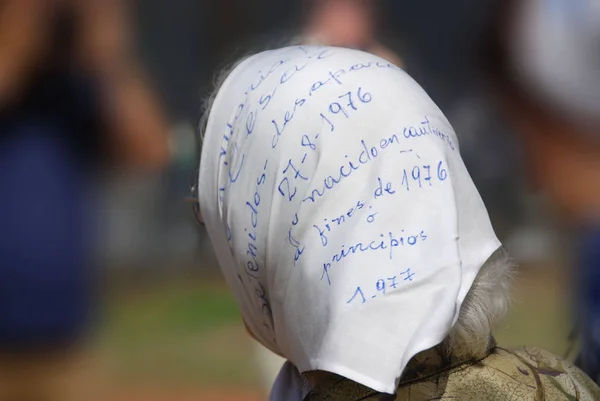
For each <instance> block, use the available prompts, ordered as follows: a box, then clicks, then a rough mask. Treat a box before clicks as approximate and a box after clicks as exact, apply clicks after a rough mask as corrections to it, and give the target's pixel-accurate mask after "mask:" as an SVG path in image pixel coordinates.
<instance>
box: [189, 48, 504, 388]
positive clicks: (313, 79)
mask: <svg viewBox="0 0 600 401" xmlns="http://www.w3.org/2000/svg"><path fill="white" fill-rule="evenodd" d="M199 201H200V206H201V209H202V215H203V218H204V220H205V223H206V228H207V231H208V234H209V236H210V239H211V241H212V244H213V247H214V249H215V251H216V254H217V258H218V261H219V264H220V267H221V269H222V271H223V273H224V275H225V278H226V280H227V282H228V284H229V286H230V288H231V290H232V292H233V294H234V295H235V297H236V299H237V302H238V304H239V308H240V310H241V313H242V316H243V318H244V321H245V322H246V324H247V326H248V327H249V329H250V330H251V331H252V333H253V334H254V336H255V337H256V338H257V339H258V340H259V341H260V342H261V343H262V344H263V345H265V346H266V347H268V348H269V349H271V350H272V351H274V352H276V353H278V354H279V355H281V356H283V357H285V358H286V359H288V360H289V361H290V362H291V363H292V364H293V365H294V366H295V367H297V369H298V370H299V372H306V371H311V370H324V371H329V372H333V373H336V374H339V375H342V376H345V377H347V378H349V379H351V380H354V381H356V382H358V383H361V384H363V385H365V386H368V387H370V388H373V389H374V390H377V391H380V392H386V393H393V392H394V391H395V388H396V382H397V380H398V378H399V377H400V376H401V374H402V371H403V370H404V368H405V367H406V364H407V363H408V361H409V360H410V359H411V358H412V357H413V356H414V355H415V354H417V353H419V352H420V351H423V350H425V349H428V348H431V347H432V346H435V345H437V344H439V343H440V342H441V341H442V340H443V339H444V337H446V335H447V334H448V332H449V330H450V328H451V327H452V325H453V324H454V323H455V322H456V320H457V317H458V313H459V309H460V306H461V303H462V302H463V300H464V298H465V295H466V294H467V292H468V290H469V288H470V287H471V285H472V283H473V280H474V278H475V276H476V275H477V273H478V271H479V269H480V268H481V266H482V265H483V263H484V262H485V261H486V260H487V259H488V257H489V256H490V255H491V254H492V253H493V252H494V251H495V250H496V249H498V247H499V246H500V243H499V242H498V240H497V238H496V236H495V234H494V232H493V230H492V227H491V225H490V221H489V218H488V215H487V212H486V209H485V206H484V204H483V202H482V200H481V198H480V196H479V194H478V192H477V190H476V188H475V186H474V184H473V182H472V180H471V178H470V176H469V174H468V172H467V170H466V169H465V166H464V164H463V161H462V159H461V157H460V153H459V146H458V141H457V139H456V135H455V133H454V132H453V130H452V127H451V126H450V124H449V123H448V121H447V120H446V118H445V117H444V115H443V113H442V112H441V111H440V110H439V108H438V107H437V106H436V105H435V104H434V103H433V101H432V100H431V99H430V98H429V97H428V96H427V94H426V93H425V92H424V91H423V89H421V87H420V86H419V85H418V84H417V83H416V82H415V81H413V80H412V79H411V78H410V77H409V76H408V75H407V74H406V73H405V72H404V71H402V70H401V69H400V68H398V67H396V66H393V65H391V64H389V63H388V62H387V61H385V60H383V59H381V58H378V57H376V56H373V55H371V54H368V53H364V52H361V51H356V50H349V49H342V48H332V47H288V48H283V49H278V50H273V51H267V52H263V53H260V54H257V55H254V56H252V57H250V58H248V59H247V60H245V61H243V62H242V63H241V64H240V65H239V66H237V67H236V68H235V69H234V71H233V72H232V73H231V74H230V75H229V77H228V78H227V79H226V80H225V82H224V84H223V86H222V87H221V88H220V90H219V91H218V94H217V95H216V98H215V101H214V103H213V106H212V109H211V110H210V115H209V118H208V123H207V127H206V131H205V137H204V143H203V150H202V157H201V163H200V177H199Z"/></svg>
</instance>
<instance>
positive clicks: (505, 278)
mask: <svg viewBox="0 0 600 401" xmlns="http://www.w3.org/2000/svg"><path fill="white" fill-rule="evenodd" d="M515 266H516V263H515V261H514V260H513V259H511V258H510V257H509V255H508V253H507V252H506V251H505V250H504V249H502V248H500V249H498V250H497V251H496V252H494V253H493V254H492V256H491V257H490V258H489V259H488V260H487V261H486V262H485V264H484V265H483V267H482V268H481V270H480V271H479V274H478V275H477V277H476V278H475V281H474V282H473V285H472V286H471V289H470V290H469V292H468V293H467V296H466V297H465V300H464V301H463V304H462V306H461V308H460V313H459V316H458V320H457V322H456V324H455V325H454V327H452V330H450V333H449V334H448V336H447V337H446V339H445V340H444V345H445V347H444V348H445V349H446V351H447V352H448V353H449V354H450V355H451V356H453V357H456V358H460V359H480V358H483V357H485V356H486V355H487V353H488V351H489V348H490V345H491V344H490V343H491V341H492V337H491V335H492V331H493V330H494V328H495V326H496V325H497V324H498V322H499V321H500V320H502V319H503V318H504V316H505V315H506V312H507V311H508V308H509V306H510V301H511V298H510V288H511V284H512V278H513V275H514V270H515Z"/></svg>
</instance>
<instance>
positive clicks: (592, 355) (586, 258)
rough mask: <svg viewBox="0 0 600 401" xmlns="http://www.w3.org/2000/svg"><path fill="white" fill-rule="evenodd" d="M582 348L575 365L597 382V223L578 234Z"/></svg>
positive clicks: (599, 346) (599, 379)
mask: <svg viewBox="0 0 600 401" xmlns="http://www.w3.org/2000/svg"><path fill="white" fill-rule="evenodd" d="M579 240H580V243H579V255H580V267H581V272H580V286H581V291H580V294H581V299H580V302H581V309H582V311H581V315H580V318H581V328H580V330H581V340H582V341H581V351H580V355H579V358H578V361H577V364H578V366H579V367H580V368H581V369H582V370H583V371H584V372H585V373H587V374H588V376H590V377H591V378H592V379H593V380H594V381H595V382H596V383H600V226H597V227H591V228H586V229H584V230H583V233H582V235H581V237H580V239H579Z"/></svg>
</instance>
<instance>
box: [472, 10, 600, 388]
mask: <svg viewBox="0 0 600 401" xmlns="http://www.w3.org/2000/svg"><path fill="white" fill-rule="evenodd" d="M599 49H600V3H598V2H597V1H594V0H576V1H573V0H524V1H506V0H503V1H499V2H498V4H497V10H496V12H495V13H494V18H493V22H492V23H491V24H490V29H489V33H488V35H486V36H485V45H484V48H483V53H482V60H483V62H484V67H485V70H486V71H487V74H488V77H489V78H490V81H491V83H492V85H493V90H494V92H495V93H496V94H497V95H498V99H499V100H500V101H501V106H502V108H503V110H504V111H505V113H506V115H507V116H508V118H509V120H510V122H512V123H513V125H514V127H515V128H516V129H517V131H518V134H519V135H518V141H519V143H520V145H521V146H522V149H523V151H524V154H525V160H526V163H527V165H526V168H527V174H528V176H529V181H530V183H531V185H532V187H533V188H535V189H539V190H541V191H542V192H544V193H545V194H546V195H547V196H548V197H549V198H550V200H551V201H552V202H553V204H554V205H555V207H556V209H557V210H558V211H559V213H560V214H561V216H562V218H563V221H564V222H565V225H566V227H567V229H568V230H572V232H574V238H575V244H576V257H577V259H578V261H577V263H576V267H577V278H578V287H577V291H576V292H575V293H576V294H577V298H578V299H577V304H578V305H579V308H578V309H579V312H578V313H577V318H578V320H579V325H578V326H579V329H580V334H581V340H582V341H581V345H580V347H581V349H580V354H579V357H578V358H577V364H578V365H579V366H580V367H581V368H582V369H583V370H584V371H585V372H586V373H588V374H589V375H590V376H591V377H592V378H593V379H594V380H596V382H598V383H600V57H599V54H600V53H599Z"/></svg>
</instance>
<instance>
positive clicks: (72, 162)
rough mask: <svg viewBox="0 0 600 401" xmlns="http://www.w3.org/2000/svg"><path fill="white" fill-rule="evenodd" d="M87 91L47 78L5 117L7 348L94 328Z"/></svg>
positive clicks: (95, 140)
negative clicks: (92, 324)
mask: <svg viewBox="0 0 600 401" xmlns="http://www.w3.org/2000/svg"><path fill="white" fill-rule="evenodd" d="M90 88H91V86H90V85H88V83H86V82H85V81H84V80H81V79H79V78H78V77H76V76H74V75H72V74H67V73H58V74H57V73H46V74H42V75H40V76H38V77H37V78H36V79H35V80H34V82H33V84H32V85H31V87H30V88H29V90H28V91H27V92H26V93H25V96H24V97H23V98H22V101H20V102H19V103H18V104H16V105H13V106H12V107H10V108H8V109H4V110H1V111H0V349H23V350H31V349H36V348H38V347H56V346H62V345H68V344H70V343H71V342H72V341H74V340H75V339H77V337H78V335H79V334H81V332H82V331H84V330H85V329H86V326H87V324H88V323H89V320H90V316H91V315H90V305H91V304H90V301H91V299H92V289H93V287H92V275H91V271H90V269H89V267H90V266H89V263H88V262H89V240H90V236H89V234H90V226H89V221H88V220H89V217H90V212H89V211H88V210H87V209H88V204H87V202H86V199H85V198H86V196H87V194H88V191H87V189H88V186H89V181H90V172H91V167H92V165H93V163H94V162H95V159H96V158H95V156H96V155H97V154H98V153H99V152H100V147H99V146H100V145H99V143H100V141H99V135H98V134H97V132H99V130H98V128H99V123H98V121H99V119H97V117H96V114H97V113H96V110H97V107H96V106H95V105H94V101H95V97H94V96H93V95H92V91H90ZM98 114H99V113H98Z"/></svg>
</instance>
